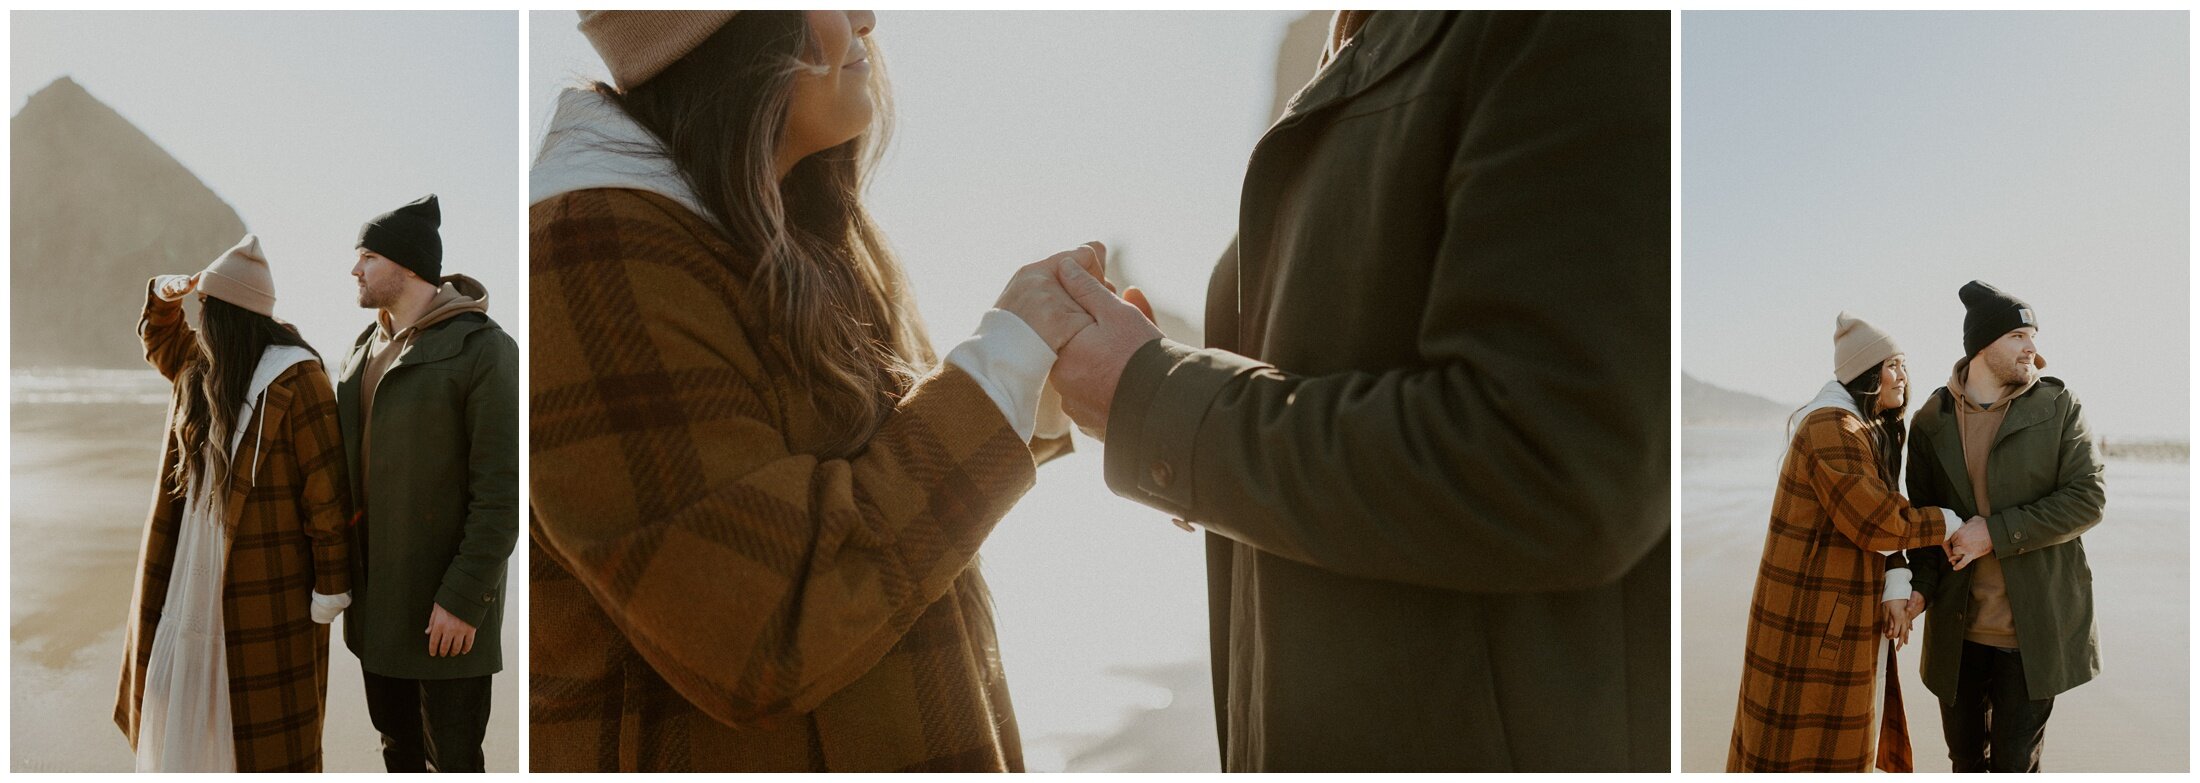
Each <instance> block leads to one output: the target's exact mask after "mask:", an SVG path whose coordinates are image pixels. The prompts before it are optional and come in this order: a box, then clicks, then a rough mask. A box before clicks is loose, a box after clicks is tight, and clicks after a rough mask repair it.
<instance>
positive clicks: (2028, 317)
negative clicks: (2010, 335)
mask: <svg viewBox="0 0 2200 783" xmlns="http://www.w3.org/2000/svg"><path fill="white" fill-rule="evenodd" d="M2017 323H2020V324H2024V325H2025V326H2037V325H2039V322H2038V321H2035V320H2032V308H2029V307H2019V308H2017Z"/></svg>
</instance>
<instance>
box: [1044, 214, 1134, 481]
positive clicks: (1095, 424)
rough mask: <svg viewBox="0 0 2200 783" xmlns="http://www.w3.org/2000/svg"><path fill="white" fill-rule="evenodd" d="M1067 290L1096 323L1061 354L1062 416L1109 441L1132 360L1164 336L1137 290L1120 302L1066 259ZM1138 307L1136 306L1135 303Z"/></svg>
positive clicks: (1057, 378)
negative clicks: (1111, 411) (1112, 407)
mask: <svg viewBox="0 0 2200 783" xmlns="http://www.w3.org/2000/svg"><path fill="white" fill-rule="evenodd" d="M1055 273H1056V274H1057V275H1059V276H1060V278H1061V282H1062V289H1063V290H1065V291H1068V292H1069V295H1070V297H1071V298H1073V299H1075V300H1077V304H1078V306H1080V307H1083V308H1084V310H1085V312H1086V313H1088V314H1090V315H1091V316H1092V320H1093V323H1092V325H1091V326H1088V327H1085V330H1084V331H1082V332H1078V333H1077V336H1075V337H1072V338H1070V341H1069V343H1068V344H1066V345H1064V346H1062V347H1061V348H1058V349H1055V359H1054V373H1053V375H1052V376H1050V377H1052V379H1053V380H1054V388H1055V389H1056V390H1057V391H1059V392H1061V394H1062V410H1063V411H1065V412H1067V413H1068V414H1069V417H1070V419H1071V420H1073V421H1076V422H1077V425H1078V426H1079V427H1082V428H1084V430H1085V432H1086V433H1087V434H1090V435H1092V436H1093V437H1095V438H1100V439H1102V440H1105V439H1106V438H1107V429H1108V405H1109V404H1110V403H1111V402H1112V401H1113V400H1114V399H1115V383H1116V381H1117V380H1120V379H1121V378H1122V377H1123V366H1124V365H1126V364H1129V363H1130V360H1131V354H1133V353H1137V352H1138V349H1139V348H1140V347H1142V346H1144V345H1145V344H1146V343H1149V342H1152V341H1153V340H1154V339H1155V338H1158V337H1160V336H1161V330H1160V329H1158V328H1155V327H1154V325H1153V321H1152V319H1151V316H1149V315H1147V314H1148V313H1150V312H1152V307H1151V305H1148V304H1146V295H1145V293H1144V292H1142V291H1139V290H1138V289H1136V288H1133V289H1129V290H1128V291H1125V292H1124V297H1126V298H1128V299H1130V300H1131V301H1125V299H1123V298H1117V297H1116V295H1115V293H1114V292H1113V291H1110V290H1109V289H1108V285H1107V284H1106V283H1103V282H1101V281H1100V278H1097V277H1094V276H1092V274H1091V273H1089V272H1087V271H1086V270H1085V267H1084V266H1082V265H1079V264H1078V263H1077V262H1076V260H1075V259H1067V258H1065V259H1063V260H1062V261H1061V262H1060V263H1059V264H1058V265H1057V266H1056V268H1055ZM1134 302H1135V303H1134Z"/></svg>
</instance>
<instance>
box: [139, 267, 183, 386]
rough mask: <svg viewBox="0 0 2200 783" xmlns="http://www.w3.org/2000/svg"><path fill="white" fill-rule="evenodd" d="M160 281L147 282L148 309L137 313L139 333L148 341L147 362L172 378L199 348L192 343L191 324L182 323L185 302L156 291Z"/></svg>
mask: <svg viewBox="0 0 2200 783" xmlns="http://www.w3.org/2000/svg"><path fill="white" fill-rule="evenodd" d="M159 282H160V278H157V277H156V278H153V279H151V280H147V281H145V310H144V311H143V312H141V313H139V314H138V324H137V333H138V339H139V340H142V341H144V343H145V361H146V363H148V364H151V365H153V369H155V370H159V371H160V374H161V377H163V378H167V379H168V380H171V381H173V380H175V379H176V376H177V375H180V374H182V373H183V366H184V364H185V363H187V362H189V361H190V359H191V355H192V354H193V353H195V352H196V351H197V350H198V347H197V346H195V345H193V344H192V337H191V325H190V324H187V323H184V322H183V303H182V302H169V301H165V300H163V299H161V298H160V295H159V294H156V293H154V290H155V287H156V286H157V285H158V284H159Z"/></svg>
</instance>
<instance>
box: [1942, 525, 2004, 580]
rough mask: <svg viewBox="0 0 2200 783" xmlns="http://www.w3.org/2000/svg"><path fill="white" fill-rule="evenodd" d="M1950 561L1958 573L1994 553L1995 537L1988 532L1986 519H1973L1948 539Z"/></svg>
mask: <svg viewBox="0 0 2200 783" xmlns="http://www.w3.org/2000/svg"><path fill="white" fill-rule="evenodd" d="M1947 547H1948V560H1949V561H1950V562H1951V563H1952V564H1953V565H1954V566H1955V569H1956V570H1958V571H1961V570H1963V567H1964V566H1967V565H1970V564H1971V562H1972V561H1974V560H1977V559H1979V558H1981V557H1985V556H1987V555H1991V554H1993V553H1994V536H1993V534H1992V533H1988V532H1987V531H1986V518H1985V517H1972V518H1971V519H1970V521H1968V522H1964V523H1963V526H1962V527H1959V528H1956V532H1955V535H1952V536H1949V537H1948V545H1947Z"/></svg>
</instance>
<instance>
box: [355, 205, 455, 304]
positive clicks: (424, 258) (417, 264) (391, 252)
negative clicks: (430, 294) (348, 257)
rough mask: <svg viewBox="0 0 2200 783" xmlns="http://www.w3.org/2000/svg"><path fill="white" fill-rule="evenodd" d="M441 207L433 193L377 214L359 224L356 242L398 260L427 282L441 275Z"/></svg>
mask: <svg viewBox="0 0 2200 783" xmlns="http://www.w3.org/2000/svg"><path fill="white" fill-rule="evenodd" d="M442 225H443V209H442V208H441V207H439V206H437V205H436V201H435V194H434V193H430V194H428V195H426V196H422V197H420V200H418V201H415V202H413V203H410V204H406V205H405V206H402V207H398V208H396V209H393V210H390V211H388V212H384V213H382V214H380V215H376V216H375V217H374V219H373V220H369V221H367V224H366V225H363V226H360V227H359V246H360V247H363V248H366V249H368V250H372V251H374V252H376V253H378V254H380V255H381V256H382V257H383V258H387V259H389V260H391V261H395V262H397V264H398V266H402V267H404V268H406V269H410V270H412V273H413V274H416V275H419V276H420V279H422V280H426V281H428V282H430V283H434V282H438V281H441V280H442V279H443V236H442V235H440V234H437V233H436V229H437V228H439V227H441V226H442Z"/></svg>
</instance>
